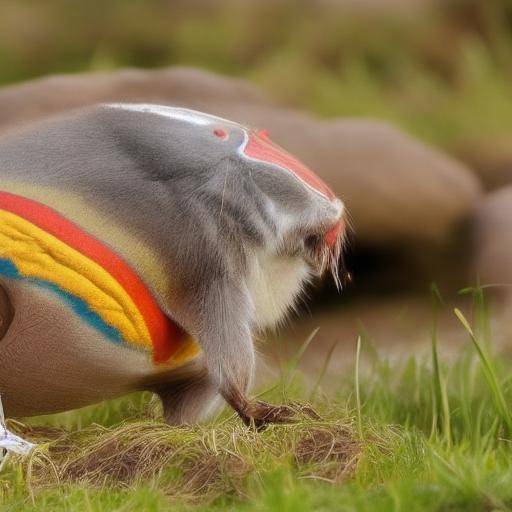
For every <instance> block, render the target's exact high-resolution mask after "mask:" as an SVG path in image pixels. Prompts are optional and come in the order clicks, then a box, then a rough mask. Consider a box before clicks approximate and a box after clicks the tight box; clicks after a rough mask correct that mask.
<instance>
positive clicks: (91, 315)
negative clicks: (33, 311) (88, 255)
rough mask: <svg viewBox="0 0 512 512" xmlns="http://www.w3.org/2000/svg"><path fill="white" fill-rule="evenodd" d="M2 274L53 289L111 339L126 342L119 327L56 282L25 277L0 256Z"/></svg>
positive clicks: (9, 261)
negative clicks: (112, 324)
mask: <svg viewBox="0 0 512 512" xmlns="http://www.w3.org/2000/svg"><path fill="white" fill-rule="evenodd" d="M0 275H2V276H4V277H8V278H10V279H25V280H26V281H28V282H30V283H32V284H35V285H37V286H39V287H41V288H45V289H47V290H50V291H52V292H53V293H55V294H56V295H57V296H58V297H60V298H61V299H62V300H63V301H64V302H65V303H66V304H67V305H68V306H70V307H71V309H72V310H73V311H74V312H75V313H76V314H77V315H78V316H80V317H81V318H82V319H83V320H85V321H86V322H87V323H88V324H89V325H90V326H92V327H94V328H95V329H97V330H98V331H100V332H101V333H102V334H104V335H105V336H106V337H107V338H108V339H109V340H110V341H112V342H113V343H116V344H122V343H124V339H123V337H122V335H121V333H120V331H119V330H118V329H116V328H115V327H113V326H111V325H109V324H107V323H106V322H105V321H104V320H103V318H101V317H100V316H99V315H98V313H96V312H95V311H93V310H92V309H91V308H90V307H89V304H87V302H85V301H84V300H83V299H80V298H79V297H76V296H75V295H72V294H71V293H69V292H67V291H66V290H63V289H62V288H60V287H59V286H57V285H56V284H55V283H51V282H50V281H46V280H45V279H34V278H32V277H25V276H23V275H22V274H20V272H19V271H18V268H17V267H16V265H15V264H14V263H13V262H12V261H11V260H8V259H4V258H0Z"/></svg>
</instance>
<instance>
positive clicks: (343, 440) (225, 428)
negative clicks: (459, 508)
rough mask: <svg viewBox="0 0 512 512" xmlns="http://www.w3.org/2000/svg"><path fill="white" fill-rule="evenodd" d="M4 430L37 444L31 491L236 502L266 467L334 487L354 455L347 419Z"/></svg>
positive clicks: (356, 446) (349, 470)
mask: <svg viewBox="0 0 512 512" xmlns="http://www.w3.org/2000/svg"><path fill="white" fill-rule="evenodd" d="M305 409H306V410H308V409H309V408H308V407H307V406H305ZM306 416H308V415H306ZM10 428H11V429H13V430H15V431H16V432H17V433H19V434H20V435H22V436H24V437H25V438H27V439H30V440H32V441H34V442H36V443H38V448H37V449H36V451H35V452H34V453H33V454H32V456H31V457H30V458H29V459H28V460H26V461H25V462H24V464H23V472H24V480H25V481H26V483H27V486H28V487H29V489H30V491H31V492H32V493H37V492H39V491H40V490H47V489H48V488H57V487H60V486H62V485H65V484H78V485H80V486H83V487H88V488H97V489H100V488H101V489H105V488H106V487H107V488H129V487H133V486H137V485H139V484H144V483H147V482H157V485H158V488H159V489H160V490H161V491H162V492H163V493H164V494H166V495H167V496H169V498H172V499H179V500H186V501H194V502H197V501H201V502H211V501H213V500H214V499H216V498H218V497H221V496H231V497H235V498H242V499H243V498H244V497H246V496H247V492H248V491H247V489H248V482H251V481H252V482H254V481H257V480H258V478H259V477H260V475H262V474H263V473H264V472H265V469H266V468H268V465H269V462H270V461H272V464H273V465H276V463H277V464H278V465H284V466H286V467H291V468H293V470H294V471H296V472H297V475H298V476H299V478H305V479H319V480H324V481H327V482H330V483H333V484H338V483H340V482H342V481H344V480H346V479H348V478H350V477H351V476H352V475H353V473H354V471H355V469H356V466H357V462H358V460H359V457H360V454H361V450H362V444H361V442H360V441H359V440H358V439H357V437H356V435H355V431H354V428H353V425H352V421H351V420H350V421H343V420H332V421H331V420H322V419H320V418H319V417H317V418H315V419H313V418H305V419H304V420H303V421H300V422H298V423H295V424H292V425H284V426H270V427H269V428H268V429H267V430H266V431H264V432H263V433H257V432H255V431H253V430H251V429H248V428H245V427H244V426H243V425H242V424H241V423H240V421H239V420H238V419H236V418H230V419H227V420H225V421H222V422H220V423H217V424H215V425H214V426H190V427H170V426H168V425H166V424H164V423H162V422H160V421H156V420H151V419H147V420H136V421H135V420H130V421H126V422H124V423H121V424H120V425H117V426H114V427H110V428H105V427H102V426H99V425H96V424H94V425H91V426H89V427H87V428H85V429H83V430H79V431H76V432H71V431H67V430H65V429H62V428H53V427H33V426H32V427H31V426H27V425H24V424H21V423H11V424H10Z"/></svg>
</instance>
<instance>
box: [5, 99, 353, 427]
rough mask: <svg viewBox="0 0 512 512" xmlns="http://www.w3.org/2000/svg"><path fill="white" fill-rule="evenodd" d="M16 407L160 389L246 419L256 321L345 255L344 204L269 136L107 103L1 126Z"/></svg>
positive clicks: (278, 413)
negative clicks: (223, 404) (15, 128)
mask: <svg viewBox="0 0 512 512" xmlns="http://www.w3.org/2000/svg"><path fill="white" fill-rule="evenodd" d="M0 177H1V180H0V284H1V285H2V288H1V289H0V313H1V317H2V323H1V324H0V337H1V339H0V394H1V396H2V399H3V402H4V407H5V410H6V414H7V415H10V416H26V415H34V414H43V413H50V412H55V411H60V410H65V409H70V408H74V407H78V406H82V405H86V404H89V403H93V402H97V401H100V400H103V399H106V398H111V397H115V396H118V395H121V394H123V393H126V392H129V391H133V390H142V389H151V390H154V391H156V392H157V393H159V395H160V397H161V398H162V401H163V405H164V412H165V416H166V419H167V420H168V421H169V422H170V423H174V424H176V423H183V422H191V421H196V420H198V419H200V418H201V417H202V416H204V415H205V414H206V413H207V412H208V411H210V410H211V409H212V408H213V407H214V406H215V404H216V403H218V400H217V398H218V397H221V396H222V397H224V399H225V400H227V401H228V403H230V405H232V406H233V407H234V408H235V409H236V410H237V411H238V413H239V414H240V416H241V417H242V418H243V419H244V420H245V421H246V422H249V421H251V420H254V421H255V422H256V423H257V424H260V423H264V422H265V421H280V419H283V418H286V417H287V415H288V411H287V410H286V409H283V408H279V407H273V406H269V405H267V404H261V403H252V402H250V401H249V400H248V399H247V398H246V393H247V391H248V388H249V386H250V383H251V379H252V373H253V369H254V347H253V334H254V333H255V331H256V330H259V329H264V328H265V327H268V326H271V325H273V324H275V323H276V322H278V321H279V320H280V319H281V318H282V317H283V316H284V315H285V314H286V312H287V310H288V309H289V308H290V306H292V305H293V303H294V300H295V298H296V296H297V295H298V294H299V293H300V291H301V288H302V286H303V284H304V283H305V281H306V280H307V279H308V278H309V277H310V276H311V275H312V273H314V272H321V271H323V270H324V269H325V268H326V266H328V265H329V264H331V265H334V266H335V265H336V262H337V258H338V256H339V254H338V251H339V246H340V241H341V237H342V231H343V229H342V228H343V221H342V216H343V205H342V203H341V201H339V200H338V199H336V198H335V197H334V195H333V194H332V192H331V191H330V189H329V188H328V187H327V186H326V185H325V184H324V183H323V182H322V181H321V180H320V179H319V178H318V177H317V176H316V175H314V174H313V173H312V172H311V171H309V170H308V169H306V168H305V167H304V166H303V165H302V164H300V162H298V161H296V160H295V159H294V158H293V157H291V156H290V155H288V154H287V153H286V152H284V151H283V150H281V149H280V148H278V147H277V146H275V145H273V144H272V143H271V142H270V141H269V140H268V139H267V138H266V137H265V136H264V135H261V134H257V133H255V132H254V131H252V130H249V129H247V128H244V127H242V126H240V125H238V124H236V123H231V122H229V121H227V120H224V119H220V118H217V117H213V116H208V115H206V114H201V113H198V112H194V111H189V110H185V109H178V108H168V107H165V108H164V107H158V106H153V105H131V104H116V105H101V106H98V107H94V108H91V109H87V110H83V111H77V112H75V113H72V114H70V115H68V116H66V117H63V118H57V119H53V120H48V121H45V122H42V123H40V124H37V125H33V126H31V127H29V128H27V129H25V130H24V131H23V132H19V133H16V134H12V135H9V136H5V137H4V138H2V139H0Z"/></svg>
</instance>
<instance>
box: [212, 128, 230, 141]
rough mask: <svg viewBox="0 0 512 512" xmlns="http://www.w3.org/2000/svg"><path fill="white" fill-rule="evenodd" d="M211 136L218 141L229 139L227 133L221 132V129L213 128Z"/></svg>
mask: <svg viewBox="0 0 512 512" xmlns="http://www.w3.org/2000/svg"><path fill="white" fill-rule="evenodd" d="M213 134H214V135H215V137H218V138H219V139H222V140H228V139H229V134H228V132H227V131H226V130H223V129H222V128H215V130H213Z"/></svg>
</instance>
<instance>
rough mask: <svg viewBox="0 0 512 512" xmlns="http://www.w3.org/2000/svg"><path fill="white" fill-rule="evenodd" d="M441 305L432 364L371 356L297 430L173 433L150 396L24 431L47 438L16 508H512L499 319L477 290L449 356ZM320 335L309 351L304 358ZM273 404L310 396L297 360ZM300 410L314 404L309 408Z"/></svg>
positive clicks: (365, 351) (24, 474)
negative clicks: (493, 335)
mask: <svg viewBox="0 0 512 512" xmlns="http://www.w3.org/2000/svg"><path fill="white" fill-rule="evenodd" d="M441 307H445V306H443V305H442V303H441V302H439V301H438V300H437V299H435V301H434V321H433V329H432V351H431V357H430V358H427V359H425V360H424V359H422V358H418V357H414V356H413V357H410V358H408V359H407V360H402V361H390V360H387V359H386V358H384V357H382V356H380V357H374V356H372V357H368V356H369V355H371V354H374V353H375V349H374V347H370V346H369V342H368V340H366V339H365V338H364V336H361V337H360V338H359V340H358V341H357V356H356V361H355V363H354V371H353V372H352V374H351V375H346V376H344V377H343V378H342V379H341V380H342V381H341V382H340V385H339V389H338V390H337V392H336V393H335V394H334V395H332V394H330V395H329V397H328V396H326V395H324V394H323V393H322V390H321V384H318V383H316V384H315V388H316V392H315V394H314V395H313V398H312V399H311V400H312V403H311V405H312V406H313V407H314V408H315V410H316V411H317V412H318V414H319V417H318V418H317V419H312V418H310V417H309V416H308V415H302V416H301V417H300V419H299V421H298V422H297V423H295V424H293V425H288V426H271V427H269V428H268V429H267V430H266V431H264V432H262V433H255V432H253V431H251V430H249V429H246V428H245V427H243V426H242V425H241V423H240V421H238V419H237V418H235V417H234V416H233V414H232V413H231V412H230V411H228V410H226V411H224V412H223V413H222V414H221V415H220V416H219V417H218V418H216V419H214V420H212V421H211V422H210V423H207V424H205V425H200V426H194V427H182V428H171V427H168V426H166V425H165V424H163V423H162V422H161V419H160V418H161V412H160V410H159V405H158V403H157V401H156V400H154V399H153V397H152V396H151V395H149V394H142V395H134V396H131V397H124V398H122V399H119V400H117V401H114V402H110V403H105V404H100V405H98V406H95V407H90V408H87V409H85V410H81V411H74V412H71V413H66V414H63V415H57V416H53V417H47V418H37V419H35V420H31V421H30V422H28V421H27V422H26V423H15V422H11V428H12V429H13V430H16V431H17V432H19V433H21V434H22V435H24V436H26V437H28V438H30V439H33V440H36V441H37V442H39V447H38V449H37V450H36V451H35V452H34V454H33V455H32V456H31V458H30V459H29V460H25V461H23V462H21V461H19V460H17V459H15V458H12V459H10V462H9V464H8V466H7V468H6V469H5V470H4V472H3V473H2V474H1V475H0V497H1V498H2V500H1V503H2V505H1V506H0V509H1V510H5V511H10V510H12V511H25V510H27V511H28V510H34V511H35V510H37V511H50V510H69V511H72V510H91V511H100V510H119V511H128V510H141V509H143V510H155V511H160V510H177V511H180V510H194V511H196V510H197V511H200V510H242V511H278V510H279V511H282V510H284V511H286V510H290V511H302V510H304V511H309V510H326V511H327V510H362V511H364V510H368V511H373V510H379V511H380V510H382V511H386V510H390V511H391V510H393V511H399V510H404V511H415V510H418V511H419V510H429V511H430V510H465V511H466V510H509V509H512V463H511V460H512V443H511V441H512V437H511V436H512V432H511V425H512V421H511V412H510V410H509V407H508V405H509V404H510V403H511V400H512V389H511V385H510V383H511V376H512V373H511V372H510V370H509V363H510V361H509V360H508V359H507V357H506V356H505V355H498V354H495V353H493V351H492V346H491V344H490V343H488V342H487V341H485V339H484V338H486V336H487V335H488V321H487V315H489V312H488V310H487V308H486V306H485V303H484V302H483V300H482V297H481V295H480V292H479V291H476V292H475V309H474V312H473V315H472V320H471V321H470V320H468V319H467V318H466V316H464V315H463V314H462V313H461V312H460V311H459V310H456V311H455V312H454V314H455V315H457V317H458V318H459V320H460V324H461V327H460V328H461V329H464V330H465V331H466V332H467V334H468V345H467V347H466V348H465V349H464V350H463V351H462V352H461V353H460V354H459V355H457V356H456V357H454V358H450V359H446V358H442V357H441V356H440V353H439V346H442V340H439V339H438V336H437V333H436V328H435V315H436V311H437V310H438V308H441ZM310 341H311V340H309V339H308V340H307V341H306V342H305V343H304V344H303V346H302V347H301V348H300V350H299V353H304V352H305V351H306V350H307V346H308V344H309V343H310ZM297 359H298V358H294V360H293V361H292V362H291V363H290V364H289V365H288V366H287V367H286V368H285V370H284V372H283V377H282V379H281V381H280V382H279V383H278V384H276V385H275V386H273V387H272V388H271V389H270V390H269V391H267V392H264V393H263V394H264V395H265V399H268V400H273V401H276V402H277V401H283V400H285V401H288V402H292V403H296V401H299V402H302V403H303V402H305V400H306V398H308V397H309V398H310V397H311V396H312V395H311V390H310V389H308V388H307V387H306V386H304V385H303V384H302V383H301V379H300V374H298V372H297V363H298V361H297ZM297 408H298V410H299V411H300V407H299V406H298V405H297Z"/></svg>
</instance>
